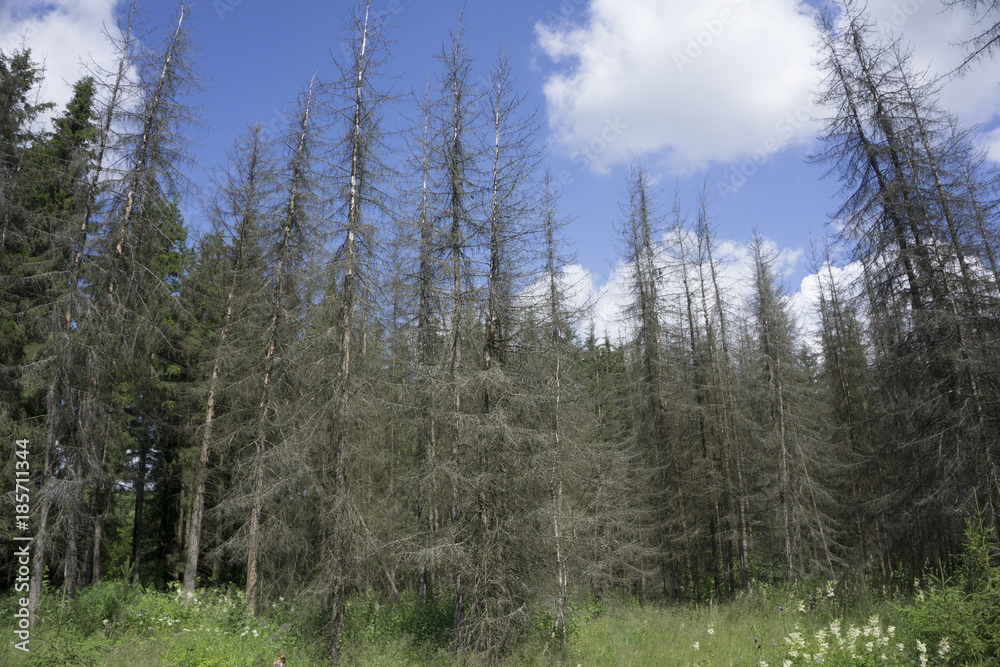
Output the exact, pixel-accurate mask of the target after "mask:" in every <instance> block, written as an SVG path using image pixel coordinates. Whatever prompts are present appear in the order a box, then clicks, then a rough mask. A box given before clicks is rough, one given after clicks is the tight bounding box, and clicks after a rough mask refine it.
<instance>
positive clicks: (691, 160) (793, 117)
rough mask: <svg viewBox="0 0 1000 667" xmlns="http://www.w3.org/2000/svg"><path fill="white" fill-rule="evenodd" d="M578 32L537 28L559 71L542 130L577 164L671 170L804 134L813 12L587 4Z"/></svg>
mask: <svg viewBox="0 0 1000 667" xmlns="http://www.w3.org/2000/svg"><path fill="white" fill-rule="evenodd" d="M587 16H588V18H587V23H586V24H585V25H570V24H560V25H551V24H545V23H541V24H539V25H537V26H536V37H537V41H538V44H539V46H540V47H541V48H542V49H543V50H544V51H545V53H546V54H547V55H548V56H549V57H550V58H552V59H553V60H554V61H555V62H556V63H557V64H563V63H565V65H566V66H565V68H564V69H563V70H562V71H560V72H558V73H555V74H553V75H551V76H550V77H549V78H548V80H547V82H546V85H545V95H546V98H547V100H548V104H549V122H550V126H551V129H552V131H553V133H554V136H555V138H556V140H557V142H558V143H559V144H561V145H562V146H563V147H564V148H566V149H568V150H569V151H570V152H571V153H572V154H573V156H574V157H573V159H574V160H575V161H576V162H578V163H579V164H580V166H590V167H593V168H596V169H597V170H602V169H605V168H607V167H608V166H609V165H611V164H614V163H616V162H623V161H627V160H629V159H630V158H631V157H633V156H635V155H639V154H657V155H658V156H659V157H661V158H662V159H663V160H664V162H665V164H666V165H667V166H668V167H669V168H670V169H672V170H673V171H675V172H688V171H691V170H696V169H700V168H702V167H705V166H707V165H708V164H709V163H711V162H723V163H727V162H733V161H736V160H740V159H743V158H745V157H746V155H747V154H748V153H753V152H755V151H761V150H764V151H768V152H772V153H773V152H774V151H776V150H778V149H780V148H781V147H783V146H785V145H787V144H788V143H789V142H792V141H796V140H798V139H801V138H803V137H806V136H809V135H810V134H811V130H810V129H809V127H808V126H809V123H808V113H807V111H808V108H809V107H808V104H809V101H810V94H811V88H812V86H813V84H814V82H815V70H814V68H813V65H812V61H813V60H814V58H815V56H814V50H813V41H814V35H813V32H812V25H813V22H812V18H811V13H810V10H809V9H808V8H807V7H806V6H805V5H804V4H803V3H799V2H796V1H794V0H710V1H707V2H697V3H695V2H687V1H686V0H633V1H630V2H628V3H622V2H618V1H617V0H592V2H591V4H590V6H589V12H588V15H587Z"/></svg>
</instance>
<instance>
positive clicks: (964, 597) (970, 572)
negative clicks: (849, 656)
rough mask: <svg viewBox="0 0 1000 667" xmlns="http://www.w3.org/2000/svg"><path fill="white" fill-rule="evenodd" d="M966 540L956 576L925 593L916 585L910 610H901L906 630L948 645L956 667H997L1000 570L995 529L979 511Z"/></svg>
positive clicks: (936, 582) (999, 656)
mask: <svg viewBox="0 0 1000 667" xmlns="http://www.w3.org/2000/svg"><path fill="white" fill-rule="evenodd" d="M965 538H966V546H965V552H964V555H963V567H962V568H961V570H960V571H959V574H958V575H956V576H954V577H945V576H940V577H937V578H934V579H932V581H931V586H929V587H928V588H927V589H926V590H924V589H923V588H922V587H921V586H920V585H919V582H918V586H917V591H916V599H915V600H914V603H913V605H912V606H910V607H906V608H905V609H904V612H905V613H904V621H905V626H906V629H907V631H908V632H909V633H910V634H911V635H912V636H913V637H914V638H920V639H921V640H922V641H930V642H932V643H934V644H939V643H940V642H942V641H947V643H948V644H949V645H950V646H951V651H952V658H951V659H952V660H953V661H954V663H955V664H961V665H965V664H979V663H981V664H997V663H998V661H1000V566H998V564H997V559H996V554H995V545H996V538H995V535H994V532H993V528H991V527H988V525H987V523H986V519H985V516H984V513H983V511H982V510H981V509H977V511H976V512H975V513H974V514H973V515H972V517H970V518H969V520H968V521H967V523H966V530H965Z"/></svg>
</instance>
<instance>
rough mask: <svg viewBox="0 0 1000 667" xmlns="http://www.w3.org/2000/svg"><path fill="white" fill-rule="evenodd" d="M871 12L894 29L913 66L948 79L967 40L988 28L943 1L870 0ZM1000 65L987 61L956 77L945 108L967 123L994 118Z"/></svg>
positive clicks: (946, 87)
mask: <svg viewBox="0 0 1000 667" xmlns="http://www.w3.org/2000/svg"><path fill="white" fill-rule="evenodd" d="M868 10H869V12H870V14H871V16H872V18H873V19H875V20H876V21H877V22H878V24H879V25H880V26H882V27H883V29H885V30H891V31H892V32H893V33H894V34H896V35H897V36H900V37H902V38H903V39H904V40H906V41H907V42H908V43H909V44H910V45H912V47H913V64H914V66H915V67H916V68H917V69H918V70H926V71H927V72H928V73H929V74H931V75H935V76H937V75H944V74H948V73H949V72H951V71H952V70H954V69H955V68H956V67H957V66H958V65H960V64H961V63H962V60H963V59H964V57H965V56H964V51H963V49H962V48H961V47H960V46H959V44H960V43H961V42H963V41H966V40H968V39H970V38H971V37H972V36H974V35H975V34H977V33H978V32H980V31H981V30H983V29H985V27H986V23H985V22H984V23H981V24H979V25H976V24H975V22H974V21H973V18H972V16H971V15H970V14H969V13H968V12H967V11H965V10H964V9H962V8H961V7H956V8H954V9H951V10H948V9H946V8H945V7H944V6H943V5H942V3H941V0H869V3H868ZM998 81H1000V74H998V73H997V68H996V61H995V60H994V61H992V62H991V61H990V60H988V59H987V60H985V61H983V62H981V63H979V64H978V65H976V66H975V67H973V68H972V69H971V70H970V71H969V73H968V74H967V75H966V76H964V77H962V78H954V77H953V78H952V79H951V80H950V81H948V82H947V83H946V84H945V85H944V87H943V88H942V90H941V101H942V104H943V105H944V107H945V108H946V109H947V110H949V111H953V112H955V113H958V114H959V115H960V116H961V117H962V119H963V121H965V122H966V123H968V124H973V123H980V122H983V121H986V120H987V119H989V118H991V117H993V116H995V115H996V112H997V105H998V104H1000V89H998V88H997V82H998Z"/></svg>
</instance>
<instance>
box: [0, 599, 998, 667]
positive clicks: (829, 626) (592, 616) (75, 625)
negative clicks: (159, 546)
mask: <svg viewBox="0 0 1000 667" xmlns="http://www.w3.org/2000/svg"><path fill="white" fill-rule="evenodd" d="M963 586H964V583H963V581H959V580H949V581H947V582H944V581H939V582H937V583H936V584H935V585H930V586H920V585H918V587H917V588H916V589H915V590H914V591H910V592H907V593H902V592H899V591H897V590H896V589H894V588H893V587H891V586H882V585H877V584H874V583H872V582H866V581H863V580H857V581H843V582H832V581H830V582H815V583H814V584H813V585H812V586H806V585H800V586H797V587H793V588H776V587H771V586H767V585H763V584H758V585H756V586H755V587H754V589H753V591H752V592H751V593H750V594H749V595H742V596H739V597H738V598H736V599H735V600H732V601H729V602H726V603H724V604H693V603H689V604H678V605H667V606H663V605H657V604H639V603H637V602H636V601H634V600H619V601H616V602H605V603H602V604H600V605H596V604H594V603H593V602H587V601H581V602H579V603H578V604H576V605H574V607H573V609H572V614H571V620H570V624H571V625H570V630H569V635H568V641H567V646H566V649H565V651H563V649H562V647H561V642H560V641H559V639H558V638H557V639H556V640H555V641H553V642H552V643H551V644H550V645H549V646H546V640H547V639H548V635H549V628H550V625H549V624H550V621H549V617H548V615H547V614H546V613H545V611H544V610H536V618H535V622H534V624H533V625H532V626H531V627H529V628H528V629H527V630H526V631H525V635H524V637H523V640H522V641H521V643H520V645H519V648H518V650H517V652H516V654H514V655H510V656H506V657H505V658H504V659H503V660H491V659H490V658H491V657H490V656H473V655H456V654H455V653H454V652H453V651H452V650H451V649H450V648H449V646H448V626H449V621H450V607H449V605H447V604H443V603H442V604H440V605H432V606H430V607H428V608H425V609H423V610H421V609H420V607H419V606H418V605H417V604H416V600H415V599H413V598H409V597H404V598H403V599H402V600H399V601H379V600H377V599H375V598H374V597H372V596H367V597H359V598H355V599H353V600H351V603H350V609H349V610H348V619H349V621H348V627H347V629H346V632H345V635H344V644H343V660H342V662H343V664H348V665H441V666H446V665H480V664H488V663H494V664H496V663H498V662H499V664H506V665H521V664H523V665H550V664H551V665H558V664H565V665H571V666H574V665H581V666H583V667H589V666H597V665H634V666H639V665H651V666H653V665H655V666H657V667H667V666H670V665H755V666H760V667H763V666H764V665H767V666H768V667H772V666H781V667H786V666H791V665H806V664H828V665H921V666H923V665H952V664H955V665H966V664H968V665H990V664H996V663H995V662H992V660H993V659H994V657H993V656H995V652H994V651H993V647H992V646H993V645H995V643H996V642H995V641H994V640H995V637H993V636H992V635H991V633H990V631H989V629H990V628H989V616H990V614H991V613H992V615H993V616H995V615H996V611H997V608H996V607H994V608H993V610H992V612H990V611H989V610H988V609H977V608H976V601H975V600H974V599H973V598H972V596H974V595H975V593H974V592H968V591H966V590H965V588H964V587H963ZM814 600H815V603H814ZM984 602H985V603H987V604H990V601H988V600H986V601H984V600H979V603H984ZM14 603H15V601H14V600H13V598H11V597H7V598H5V599H4V600H3V602H2V605H3V609H2V611H3V618H4V619H10V618H11V617H12V613H13V609H14ZM267 607H268V608H267V609H266V610H265V611H264V612H263V613H262V614H260V615H259V616H257V617H253V616H250V615H249V614H247V612H246V609H245V599H244V597H243V594H242V591H239V590H238V589H228V590H204V591H199V593H198V595H197V596H196V597H195V598H194V599H193V600H192V601H191V602H190V603H188V604H185V603H184V602H183V599H182V596H181V594H180V591H179V590H178V589H177V588H176V587H175V588H173V589H171V590H168V591H166V592H157V591H150V590H144V589H142V588H140V587H133V586H130V585H128V584H125V583H123V582H121V581H117V582H104V583H102V584H99V585H97V586H92V587H89V588H87V589H84V590H82V591H81V592H80V593H79V594H78V595H76V596H70V597H67V599H66V600H65V601H64V602H63V601H62V600H61V596H60V593H59V591H48V594H47V595H46V597H45V599H44V600H43V603H42V605H41V609H40V618H41V622H40V624H39V627H37V628H36V629H35V630H34V631H33V632H32V636H31V643H30V648H31V651H30V653H28V654H25V653H23V652H21V651H17V650H14V649H13V647H12V641H11V638H12V637H13V628H12V627H11V625H10V624H9V621H5V626H4V628H3V632H4V634H5V639H4V644H3V648H2V653H0V664H2V665H5V666H6V665H11V666H12V667H13V666H21V665H23V666H25V667H27V666H29V665H72V666H74V667H77V666H78V667H85V666H87V665H123V666H125V665H128V666H130V667H163V666H168V665H170V666H178V667H224V666H229V665H239V666H246V667H256V666H258V665H263V666H265V667H270V665H272V663H273V661H274V658H276V657H277V656H278V654H279V652H280V651H282V650H283V651H284V652H285V655H286V658H287V664H288V665H289V666H290V667H306V666H319V665H328V664H329V661H328V660H326V658H325V653H326V643H325V640H326V637H327V636H328V630H327V628H326V621H327V614H326V612H325V610H324V609H323V608H322V607H320V606H319V605H318V604H314V603H312V602H310V601H309V600H308V599H300V600H297V601H293V600H288V599H278V600H275V601H273V602H269V603H268V605H267ZM980 612H982V613H980ZM977 614H978V615H977ZM995 624H996V622H995V621H993V625H995ZM976 628H978V630H976ZM972 630H976V631H975V632H972V634H971V635H970V631H972ZM972 635H974V636H972ZM991 641H992V642H993V645H991V644H990V642H991ZM977 642H978V643H977Z"/></svg>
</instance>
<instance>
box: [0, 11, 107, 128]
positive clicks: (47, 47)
mask: <svg viewBox="0 0 1000 667" xmlns="http://www.w3.org/2000/svg"><path fill="white" fill-rule="evenodd" d="M119 1H120V0H46V1H44V2H39V1H35V0H27V1H25V0H0V48H2V49H3V51H4V52H5V53H10V52H11V51H14V50H15V49H19V48H21V47H22V46H27V47H29V48H30V49H31V52H32V57H33V59H34V60H35V61H37V62H39V63H40V64H42V65H44V67H45V82H44V84H43V89H42V90H41V91H40V93H41V97H42V99H44V100H48V101H52V102H55V103H56V104H57V105H58V108H59V109H61V108H62V107H63V106H65V104H66V102H68V101H69V99H70V96H71V95H72V91H73V83H74V82H76V80H77V79H79V78H80V77H81V76H83V74H84V68H83V67H82V65H81V59H82V60H83V61H84V62H86V61H88V60H89V59H90V58H91V57H92V58H93V59H94V61H96V62H97V63H98V64H99V65H102V66H105V67H110V66H111V64H112V63H113V62H114V54H113V53H112V52H111V49H110V46H109V45H108V43H107V41H106V40H105V38H104V34H103V27H104V25H108V26H114V10H115V7H116V5H118V4H119Z"/></svg>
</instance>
